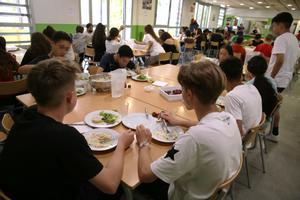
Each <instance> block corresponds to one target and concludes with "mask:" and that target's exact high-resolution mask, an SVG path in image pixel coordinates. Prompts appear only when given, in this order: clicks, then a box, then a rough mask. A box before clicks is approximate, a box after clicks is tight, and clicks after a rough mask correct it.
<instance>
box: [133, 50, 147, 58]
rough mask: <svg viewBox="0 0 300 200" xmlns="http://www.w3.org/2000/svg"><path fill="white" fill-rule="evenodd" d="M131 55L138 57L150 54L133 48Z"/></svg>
mask: <svg viewBox="0 0 300 200" xmlns="http://www.w3.org/2000/svg"><path fill="white" fill-rule="evenodd" d="M133 55H134V57H136V58H139V57H145V56H149V55H150V54H149V52H147V51H146V50H141V49H133Z"/></svg>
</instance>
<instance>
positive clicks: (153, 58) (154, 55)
mask: <svg viewBox="0 0 300 200" xmlns="http://www.w3.org/2000/svg"><path fill="white" fill-rule="evenodd" d="M144 31H145V35H144V39H143V42H137V41H135V42H136V43H137V44H141V45H147V50H148V51H149V52H150V57H149V58H148V59H146V60H145V65H146V66H148V65H153V64H156V63H158V60H159V54H160V53H165V50H164V49H163V47H162V46H161V41H160V39H159V38H158V37H157V35H156V34H155V32H154V30H153V27H152V26H151V25H149V24H148V25H146V26H145V28H144Z"/></svg>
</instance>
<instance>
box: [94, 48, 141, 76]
mask: <svg viewBox="0 0 300 200" xmlns="http://www.w3.org/2000/svg"><path fill="white" fill-rule="evenodd" d="M132 58H133V51H132V49H131V48H130V47H129V46H127V45H122V46H121V47H120V48H119V50H118V52H117V53H107V54H104V56H103V57H102V59H101V62H100V67H99V70H98V73H101V72H110V71H114V70H116V69H119V68H126V69H131V70H137V71H139V69H135V64H134V62H133V61H132Z"/></svg>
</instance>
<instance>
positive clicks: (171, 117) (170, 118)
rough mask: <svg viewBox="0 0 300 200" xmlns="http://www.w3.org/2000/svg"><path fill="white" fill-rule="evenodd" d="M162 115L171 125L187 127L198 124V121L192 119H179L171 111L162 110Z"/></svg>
mask: <svg viewBox="0 0 300 200" xmlns="http://www.w3.org/2000/svg"><path fill="white" fill-rule="evenodd" d="M160 117H161V118H162V119H165V120H166V121H167V122H168V123H169V124H170V125H173V126H183V127H186V128H189V127H192V126H195V125H197V123H198V122H196V121H192V120H191V121H190V120H184V119H179V118H178V117H175V116H174V115H173V114H172V113H171V112H164V111H163V112H161V113H160Z"/></svg>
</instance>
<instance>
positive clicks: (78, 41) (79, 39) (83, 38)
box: [73, 25, 89, 62]
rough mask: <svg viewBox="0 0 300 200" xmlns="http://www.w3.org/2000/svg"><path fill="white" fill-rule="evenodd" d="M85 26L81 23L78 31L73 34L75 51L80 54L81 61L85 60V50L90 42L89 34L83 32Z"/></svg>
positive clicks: (77, 27)
mask: <svg viewBox="0 0 300 200" xmlns="http://www.w3.org/2000/svg"><path fill="white" fill-rule="evenodd" d="M83 31H84V28H83V26H81V25H78V26H76V33H75V34H74V36H73V48H74V52H75V53H77V54H78V56H79V59H80V62H82V60H83V56H84V50H85V48H86V46H87V43H88V40H89V38H88V36H87V35H85V34H83Z"/></svg>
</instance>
